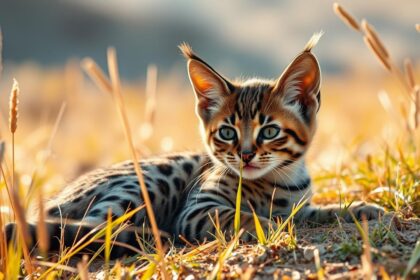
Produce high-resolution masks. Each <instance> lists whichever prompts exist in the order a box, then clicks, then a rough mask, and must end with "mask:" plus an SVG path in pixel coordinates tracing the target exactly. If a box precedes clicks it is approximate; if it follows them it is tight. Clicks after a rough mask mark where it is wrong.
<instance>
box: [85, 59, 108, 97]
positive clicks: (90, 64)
mask: <svg viewBox="0 0 420 280" xmlns="http://www.w3.org/2000/svg"><path fill="white" fill-rule="evenodd" d="M81 64H82V67H83V69H84V70H85V71H86V73H87V74H88V75H89V78H90V79H91V80H92V81H93V82H94V83H95V84H96V86H97V87H99V89H100V90H102V91H103V92H105V93H107V94H112V85H111V83H110V82H109V81H108V79H107V77H106V76H105V74H104V72H103V71H102V69H101V68H100V67H99V66H98V64H96V62H95V61H94V60H93V59H91V58H89V57H88V58H85V59H83V60H82V62H81Z"/></svg>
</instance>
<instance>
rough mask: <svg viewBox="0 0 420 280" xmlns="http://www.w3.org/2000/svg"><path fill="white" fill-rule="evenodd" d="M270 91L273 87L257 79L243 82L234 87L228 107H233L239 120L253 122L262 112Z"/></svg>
mask: <svg viewBox="0 0 420 280" xmlns="http://www.w3.org/2000/svg"><path fill="white" fill-rule="evenodd" d="M272 89H273V85H272V83H270V82H268V81H264V80H259V79H258V80H257V79H252V80H248V81H245V82H243V83H242V84H240V85H239V86H237V87H236V90H235V92H234V93H233V94H232V96H231V99H232V101H231V102H230V106H233V109H234V112H235V114H236V115H237V116H238V118H239V119H241V120H243V121H249V120H253V119H255V118H257V117H258V114H259V113H261V112H262V111H263V109H264V108H263V105H265V104H264V103H265V101H266V99H267V98H268V97H269V95H270V92H271V91H272Z"/></svg>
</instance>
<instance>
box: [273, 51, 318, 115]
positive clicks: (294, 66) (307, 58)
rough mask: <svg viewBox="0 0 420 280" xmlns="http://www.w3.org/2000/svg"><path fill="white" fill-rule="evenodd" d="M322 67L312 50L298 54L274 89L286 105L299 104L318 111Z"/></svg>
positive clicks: (303, 107) (310, 110) (304, 108)
mask: <svg viewBox="0 0 420 280" xmlns="http://www.w3.org/2000/svg"><path fill="white" fill-rule="evenodd" d="M320 86H321V69H320V67H319V64H318V61H317V59H316V58H315V56H314V55H313V54H312V53H311V52H310V51H304V52H302V53H301V54H300V55H298V56H297V57H296V58H295V59H294V60H293V61H292V63H290V64H289V66H288V67H287V68H286V70H285V71H284V72H283V74H282V75H281V76H280V78H279V79H278V81H277V82H276V85H275V87H274V89H273V93H274V94H278V95H280V97H281V102H282V103H283V104H284V105H295V104H298V105H299V106H301V108H302V109H303V110H308V111H309V112H307V113H311V112H312V111H315V112H316V111H318V109H319V106H320Z"/></svg>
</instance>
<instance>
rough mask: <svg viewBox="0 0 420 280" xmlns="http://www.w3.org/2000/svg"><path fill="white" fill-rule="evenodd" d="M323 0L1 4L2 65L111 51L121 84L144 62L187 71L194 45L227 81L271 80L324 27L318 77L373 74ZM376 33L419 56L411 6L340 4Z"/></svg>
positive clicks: (375, 0) (408, 2) (410, 2)
mask: <svg viewBox="0 0 420 280" xmlns="http://www.w3.org/2000/svg"><path fill="white" fill-rule="evenodd" d="M333 2H334V1H328V0H284V1H274V0H266V1H261V0H259V1H257V0H254V1H251V0H229V1H219V0H200V1H197V0H189V1H187V0H177V1H174V0H119V1H111V0H60V1H57V0H37V1H31V0H20V1H14V0H2V1H0V26H1V28H2V31H3V37H4V44H3V45H4V54H3V56H4V60H5V62H6V63H13V64H16V63H17V64H20V63H24V62H28V61H31V62H34V63H37V64H40V65H43V66H47V67H48V66H57V65H58V66H60V65H64V64H65V63H66V61H67V60H68V59H70V58H74V57H75V58H83V57H85V56H92V57H94V58H95V59H97V60H98V61H99V62H101V63H102V64H104V63H105V52H106V48H107V47H108V46H115V47H116V48H117V51H118V53H119V58H120V64H121V65H122V69H121V71H122V73H123V75H124V76H125V78H127V79H135V78H137V77H142V76H144V75H145V72H146V71H145V69H146V67H147V65H148V64H150V63H155V64H157V65H158V67H159V69H161V71H163V72H171V71H177V69H178V68H179V67H181V65H182V67H184V64H183V60H182V57H181V56H180V53H179V51H178V49H177V45H178V44H179V43H181V42H184V41H185V42H189V43H190V44H191V45H192V47H193V49H194V50H195V51H196V52H197V53H198V54H199V55H201V56H202V57H203V58H204V59H206V60H207V61H208V62H209V63H210V64H211V65H213V66H214V67H216V69H220V71H221V72H223V73H225V74H226V75H227V76H241V75H242V76H264V77H269V78H275V77H276V76H277V75H279V74H280V73H281V72H282V70H283V69H284V67H286V66H287V64H288V63H289V62H290V61H291V60H292V59H293V57H294V56H295V55H296V54H298V53H299V51H300V50H301V49H302V48H303V47H304V45H305V43H306V41H307V40H308V39H309V38H310V37H311V35H312V34H313V33H315V32H318V31H321V30H322V31H323V32H324V36H323V38H322V39H321V41H320V43H319V44H318V46H317V47H316V48H315V50H314V52H315V54H316V55H317V56H318V58H319V60H320V64H321V67H322V69H323V71H324V72H325V73H329V74H336V73H342V72H343V71H348V70H349V69H352V67H355V65H357V67H367V68H372V69H374V70H375V69H379V68H378V63H377V62H376V61H375V58H374V57H373V56H372V55H371V53H370V52H369V51H368V49H367V48H366V46H365V45H364V43H363V40H362V38H361V35H360V34H357V33H356V32H354V31H352V30H350V29H349V28H348V27H347V26H345V25H344V24H343V23H342V22H341V21H340V20H339V19H338V18H337V17H336V15H335V14H334V13H333V10H332V4H333ZM339 3H340V4H342V5H343V6H344V7H346V8H347V9H348V10H349V11H350V12H351V13H352V14H353V15H354V16H355V17H356V18H358V19H359V20H361V19H362V18H366V19H367V20H368V21H369V22H370V23H372V24H373V25H374V26H375V28H376V29H377V30H378V32H379V34H380V35H381V37H382V38H383V41H384V42H385V44H386V45H387V46H388V48H389V51H390V52H391V54H392V55H393V57H395V59H396V60H397V61H400V60H401V59H402V58H403V57H405V56H410V57H412V58H413V59H414V60H415V61H418V60H419V58H420V57H419V54H420V53H419V45H420V44H419V43H420V35H419V34H418V33H417V32H416V31H415V29H414V24H415V23H418V22H420V13H419V10H420V2H419V1H418V0H403V1H401V0H400V1H398V0H394V1H391V0H369V1H365V0H352V1H339Z"/></svg>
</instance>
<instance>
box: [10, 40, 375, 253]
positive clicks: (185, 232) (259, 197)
mask: <svg viewBox="0 0 420 280" xmlns="http://www.w3.org/2000/svg"><path fill="white" fill-rule="evenodd" d="M318 39H319V36H317V35H315V36H314V37H313V38H312V39H311V41H310V42H309V43H308V45H307V46H306V47H305V49H304V50H303V52H301V53H300V54H299V55H298V56H297V57H296V58H295V59H294V60H293V61H292V63H290V65H289V66H288V67H287V68H286V70H285V71H284V72H283V74H282V75H281V76H280V77H279V78H278V79H277V80H274V81H272V80H262V79H251V80H246V81H237V82H234V81H230V80H228V79H226V78H225V77H223V76H222V75H221V74H219V73H217V72H216V71H215V70H214V69H213V68H212V67H211V66H209V65H208V64H207V63H206V62H205V61H204V60H202V59H201V58H199V57H198V56H197V55H196V54H195V53H194V52H193V51H192V49H191V48H190V47H189V46H188V45H186V44H183V45H181V46H180V49H181V51H182V52H183V54H184V56H185V57H186V59H187V60H188V74H189V77H190V80H191V84H192V86H193V89H194V92H195V96H196V113H197V116H198V117H199V119H200V129H201V133H202V136H203V140H204V145H205V148H206V151H207V153H205V154H204V153H203V154H189V153H187V154H178V155H174V156H163V157H157V158H155V159H150V160H144V161H141V163H140V164H141V166H142V168H143V170H144V178H145V182H146V186H147V189H148V191H149V195H150V198H151V201H152V204H153V209H154V211H155V214H156V218H157V222H158V225H159V227H160V229H161V230H162V231H164V232H167V233H169V234H170V235H174V236H175V237H177V236H179V235H182V236H184V237H185V238H186V239H188V240H190V241H192V242H193V241H202V240H204V239H206V238H207V239H211V238H212V236H213V235H212V233H213V232H214V226H213V224H212V222H211V220H210V219H209V215H210V216H214V215H215V212H216V210H218V215H219V220H220V226H221V228H222V231H224V232H227V233H229V232H231V230H232V228H233V219H234V212H235V198H236V192H237V186H238V178H239V173H240V171H239V169H240V162H241V158H242V161H243V164H244V165H243V183H242V201H243V203H242V205H241V210H242V211H241V212H242V213H241V226H242V227H243V228H245V229H246V230H247V231H248V232H250V233H252V232H253V231H254V223H253V218H252V214H251V210H250V208H249V206H248V203H249V204H251V205H252V207H253V208H254V209H255V211H256V213H257V214H258V216H259V217H260V220H261V222H262V223H264V224H265V226H267V225H268V224H269V223H271V221H270V220H269V216H270V213H269V211H270V205H271V204H273V207H272V210H273V212H272V215H273V217H281V218H286V217H288V215H289V214H290V212H291V209H292V207H293V205H294V204H297V203H299V202H301V201H302V200H304V199H305V198H310V197H311V194H312V191H311V179H310V176H309V174H308V171H307V169H306V166H305V159H304V157H305V153H306V151H307V149H308V147H309V145H310V143H311V141H312V139H313V136H314V133H315V130H316V114H317V112H318V110H319V106H320V85H321V72H320V68H319V65H318V62H317V60H316V58H315V56H314V55H313V54H312V53H311V49H312V47H313V46H314V45H315V44H316V42H317V40H318ZM142 204H143V199H142V196H141V193H140V188H139V184H138V181H137V177H136V175H135V172H134V169H133V163H132V162H125V163H121V164H117V165H115V166H112V167H110V168H106V169H99V170H96V171H93V172H92V173H89V174H87V175H85V176H83V177H81V178H80V179H78V180H76V181H75V182H74V183H72V184H70V185H69V186H67V187H66V188H65V189H64V191H63V192H62V193H61V194H60V195H59V196H57V198H56V199H53V200H51V201H50V202H49V203H48V204H47V209H48V215H49V217H50V221H49V223H48V224H47V225H48V233H49V236H50V239H51V240H50V244H51V250H56V249H57V248H59V246H60V242H59V240H60V236H62V238H61V244H64V245H65V246H71V245H72V244H73V243H74V242H75V241H77V240H79V239H80V238H82V237H83V236H85V235H86V234H87V233H88V232H89V231H90V230H91V229H92V228H93V227H94V226H95V225H98V224H101V223H103V222H104V221H106V217H107V211H108V209H109V208H111V209H112V213H113V215H114V216H115V217H118V216H121V215H123V213H125V212H126V211H127V210H129V209H134V208H136V207H138V206H140V205H142ZM349 210H350V211H352V212H353V213H354V214H355V215H356V217H358V218H360V217H361V215H362V214H364V215H366V217H367V218H368V219H371V218H376V217H377V216H378V215H379V214H380V213H381V212H383V211H382V209H381V208H379V207H378V206H375V205H371V204H366V203H363V202H359V203H353V204H352V205H351V206H350V208H349ZM342 212H343V211H342V209H341V208H340V207H339V206H338V205H329V206H322V207H318V206H313V205H310V204H306V205H305V206H304V207H303V208H302V210H301V211H300V212H299V213H298V214H297V216H296V217H295V219H296V220H297V221H311V222H315V223H327V222H331V221H334V220H335V219H336V218H337V216H338V215H340V214H342ZM145 217H146V214H145V211H144V210H141V211H140V212H138V213H137V214H136V215H134V216H133V217H132V219H131V220H130V222H131V223H132V225H133V228H132V229H131V230H127V231H124V232H122V233H121V234H120V235H119V237H118V241H120V242H124V243H128V244H131V245H134V246H135V245H136V244H137V239H136V234H135V231H136V230H135V229H136V228H140V227H141V226H142V224H143V223H144V221H145V219H146V218H145ZM343 218H344V219H345V220H346V221H351V217H350V215H349V213H348V212H346V213H344V216H343ZM66 221H72V222H66ZM61 224H65V225H63V226H62V225H61ZM14 227H15V226H14V225H13V224H12V225H9V227H8V234H9V236H10V235H11V232H12V230H13V229H14ZM30 230H31V233H32V236H33V239H34V240H36V226H35V224H30ZM249 236H250V235H245V236H244V238H245V239H248V238H249ZM100 245H101V244H95V243H94V244H93V245H91V246H90V249H91V250H95V249H97V248H99V246H100ZM113 253H114V256H119V255H123V254H130V252H128V251H127V249H126V248H124V247H117V246H116V248H114V250H113Z"/></svg>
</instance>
